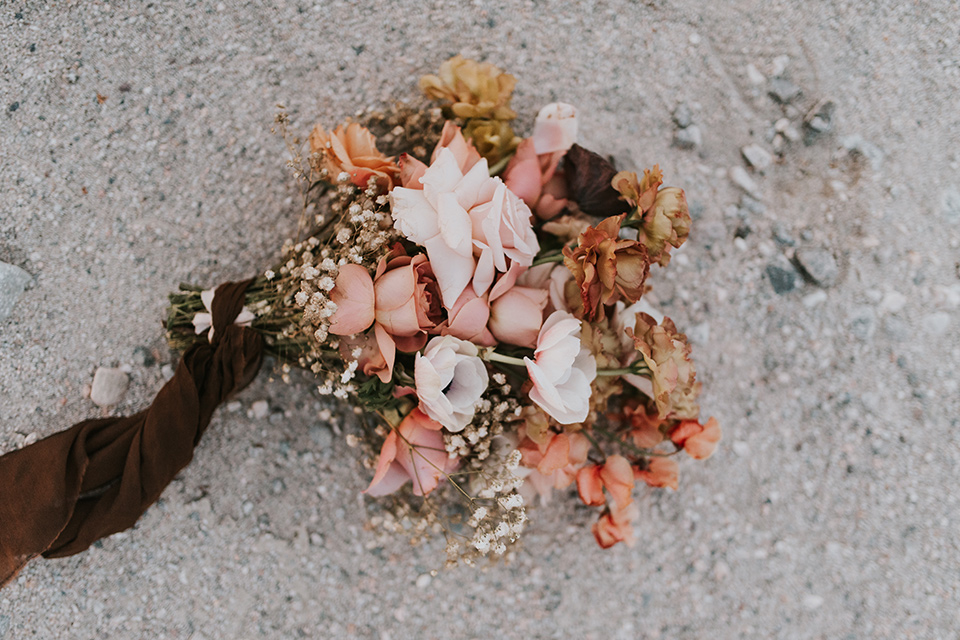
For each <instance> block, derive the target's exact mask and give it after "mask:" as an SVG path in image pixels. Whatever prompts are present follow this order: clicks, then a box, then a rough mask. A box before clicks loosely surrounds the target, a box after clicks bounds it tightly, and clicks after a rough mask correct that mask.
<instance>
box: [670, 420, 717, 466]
mask: <svg viewBox="0 0 960 640" xmlns="http://www.w3.org/2000/svg"><path fill="white" fill-rule="evenodd" d="M720 438H721V433H720V423H719V422H717V419H716V418H710V419H709V420H707V423H706V424H700V423H699V422H697V421H696V420H683V421H681V422H680V424H678V425H677V426H676V427H675V428H674V429H673V431H671V432H670V439H671V440H673V443H674V444H675V445H677V446H678V447H683V450H684V451H686V452H687V453H688V454H689V455H690V457H691V458H695V459H697V460H706V459H707V458H709V457H710V456H712V455H713V452H714V451H716V450H717V443H718V442H720Z"/></svg>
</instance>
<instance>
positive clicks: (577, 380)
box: [523, 311, 597, 424]
mask: <svg viewBox="0 0 960 640" xmlns="http://www.w3.org/2000/svg"><path fill="white" fill-rule="evenodd" d="M523 361H524V363H525V364H526V365H527V373H528V374H529V376H530V380H531V381H532V382H533V388H532V389H531V390H530V399H531V400H533V401H534V402H535V403H536V404H537V405H538V406H539V407H540V408H541V409H543V410H544V411H546V412H547V414H549V415H550V417H552V418H553V419H554V420H556V421H557V422H559V423H560V424H574V423H577V422H583V421H584V420H585V419H586V417H587V414H589V413H590V383H591V382H593V379H594V378H596V377H597V361H596V360H595V359H594V357H593V354H591V353H590V350H589V349H585V348H583V347H582V346H581V344H580V321H579V320H577V319H576V318H574V317H573V316H572V315H570V314H569V313H567V312H565V311H554V312H553V313H552V314H550V317H548V318H547V319H546V321H545V322H544V323H543V326H542V327H541V328H540V334H539V336H538V337H537V349H536V351H535V352H534V359H533V360H531V359H530V358H524V359H523Z"/></svg>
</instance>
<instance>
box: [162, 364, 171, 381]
mask: <svg viewBox="0 0 960 640" xmlns="http://www.w3.org/2000/svg"><path fill="white" fill-rule="evenodd" d="M160 375H162V376H163V379H164V380H169V379H170V378H172V377H173V367H172V366H171V365H169V364H165V365H163V366H162V367H160Z"/></svg>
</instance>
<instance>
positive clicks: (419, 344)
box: [330, 248, 443, 382]
mask: <svg viewBox="0 0 960 640" xmlns="http://www.w3.org/2000/svg"><path fill="white" fill-rule="evenodd" d="M330 299H331V300H332V301H333V302H334V303H335V304H336V305H337V311H336V312H335V313H334V314H333V316H332V317H331V318H330V333H333V334H335V335H340V336H348V335H354V334H358V333H360V332H362V331H366V330H367V329H368V328H369V327H370V325H371V324H374V325H375V327H374V337H375V339H376V344H377V347H378V349H379V358H382V360H383V363H382V364H380V363H379V360H378V361H377V364H371V365H370V366H371V367H372V368H373V369H375V370H376V371H377V375H378V376H379V377H380V379H381V380H383V381H384V382H388V381H389V380H390V378H391V376H392V370H393V362H394V357H395V353H396V350H397V349H400V350H401V351H404V352H409V353H412V352H414V351H418V350H419V349H421V348H423V345H424V344H425V343H426V341H427V331H428V330H432V329H433V328H434V327H436V326H437V324H438V323H439V322H440V321H441V320H442V319H443V309H442V307H441V305H440V291H439V288H438V286H437V281H436V278H435V277H434V275H433V269H432V267H431V265H430V263H429V262H428V261H427V258H426V256H424V255H423V254H417V255H415V256H412V257H411V256H407V255H404V254H403V253H402V249H401V248H395V249H394V250H393V251H391V253H390V254H388V255H386V256H384V257H383V258H381V259H380V262H379V264H378V265H377V272H376V274H375V276H374V277H373V278H371V277H370V273H369V272H368V271H367V270H366V269H365V268H363V267H361V266H360V265H357V264H345V265H343V266H342V267H340V272H339V273H338V274H337V279H336V285H335V286H334V288H333V291H331V292H330ZM372 346H373V345H372V343H371V342H370V341H369V339H367V340H366V342H365V343H364V345H363V347H364V348H365V349H371V348H372ZM371 353H372V352H371ZM368 357H369V358H373V356H372V355H370V356H368ZM371 361H372V360H368V363H369V362H371ZM383 367H388V368H383Z"/></svg>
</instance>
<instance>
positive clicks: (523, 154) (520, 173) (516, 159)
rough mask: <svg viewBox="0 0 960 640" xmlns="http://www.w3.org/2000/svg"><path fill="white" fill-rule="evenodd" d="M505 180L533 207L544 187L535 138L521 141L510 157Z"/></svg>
mask: <svg viewBox="0 0 960 640" xmlns="http://www.w3.org/2000/svg"><path fill="white" fill-rule="evenodd" d="M503 182H504V184H506V185H507V188H508V189H510V191H512V192H513V193H515V194H516V195H517V197H518V198H520V199H521V200H523V201H524V202H526V203H527V204H528V205H529V206H530V207H531V208H532V207H533V206H534V205H536V204H537V200H539V199H540V192H541V190H542V189H543V177H542V175H541V170H540V160H539V159H538V158H537V152H536V151H535V150H534V148H533V140H531V139H530V138H527V139H526V140H524V141H523V142H521V143H520V146H518V147H517V152H516V153H515V154H514V155H513V157H512V158H510V162H509V164H507V168H506V169H504V171H503Z"/></svg>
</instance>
